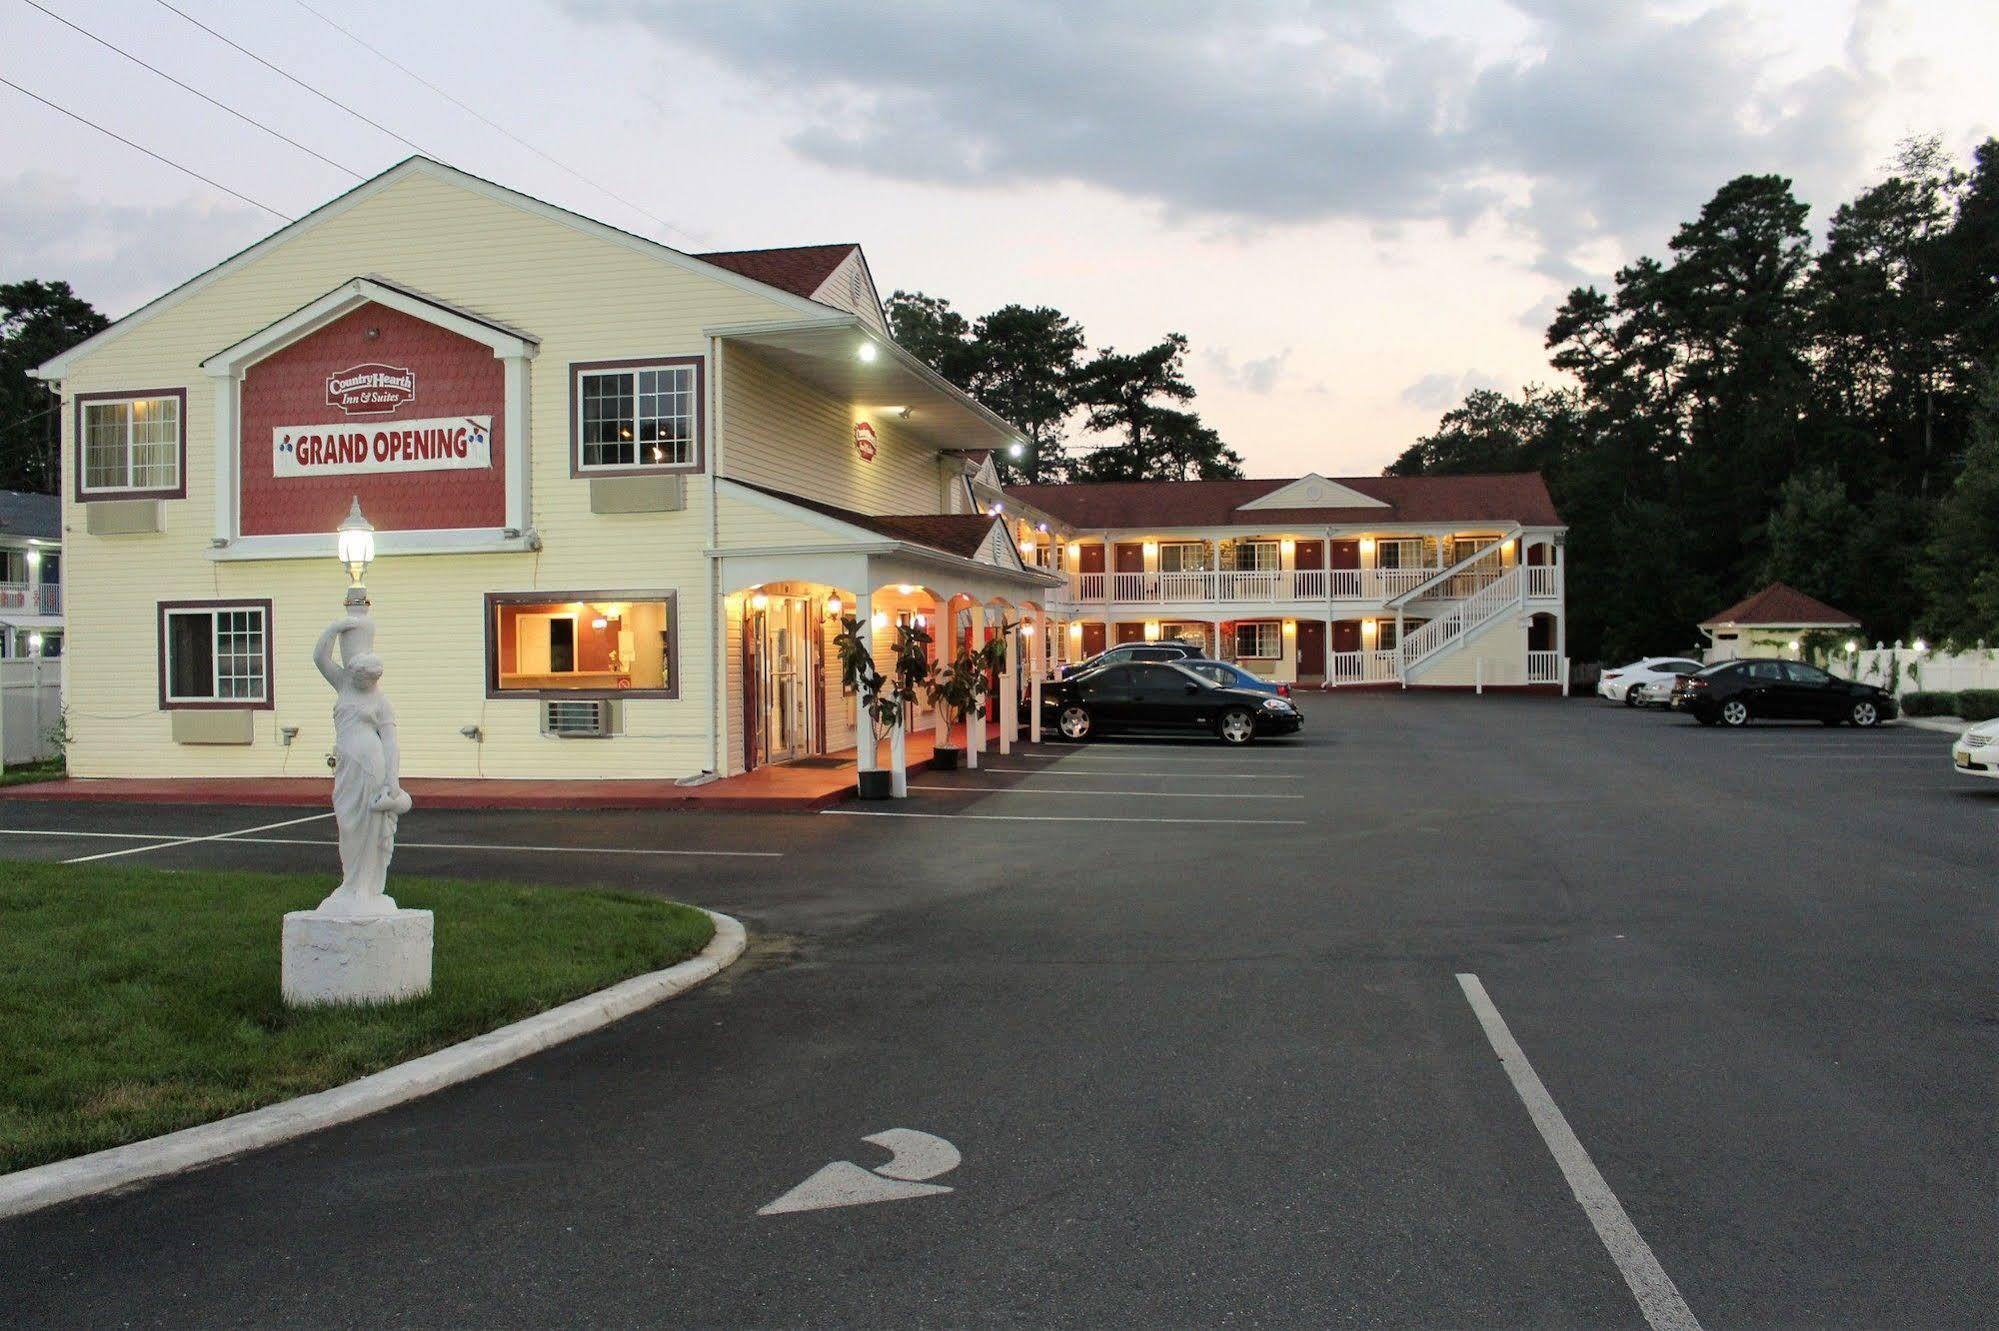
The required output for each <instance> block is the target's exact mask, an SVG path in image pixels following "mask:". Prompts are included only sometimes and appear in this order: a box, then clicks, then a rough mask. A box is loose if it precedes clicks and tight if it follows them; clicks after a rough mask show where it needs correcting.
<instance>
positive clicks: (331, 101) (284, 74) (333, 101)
mask: <svg viewBox="0 0 1999 1331" xmlns="http://www.w3.org/2000/svg"><path fill="white" fill-rule="evenodd" d="M153 3H154V4H157V5H158V6H159V7H160V8H161V9H164V10H166V11H167V12H169V13H172V14H178V15H179V16H180V17H181V18H184V19H186V20H187V21H188V22H189V23H192V24H193V25H194V26H195V27H197V28H200V29H201V30H202V31H203V32H205V33H207V34H208V35H209V36H211V37H213V38H214V39H215V40H216V41H218V42H221V43H222V44H223V45H224V46H227V47H229V48H230V49H231V50H234V51H240V52H242V53H243V54H244V55H247V56H249V57H250V58H251V59H252V60H254V61H256V62H257V63H258V64H260V65H262V66H263V67H264V68H265V69H268V70H270V71H271V72H272V73H273V74H276V75H277V76H278V77H280V78H282V79H284V80H286V81H287V82H289V83H292V84H294V85H296V86H297V87H300V88H303V89H305V90H306V91H307V92H309V93H311V94H312V95H313V96H314V97H317V98H318V99H319V100H320V101H322V102H325V103H326V104H327V105H328V106H333V107H338V108H339V109H340V110H342V111H345V112H346V113H347V114H348V115H350V116H353V117H354V118H355V119H356V120H358V121H360V122H361V123H362V124H364V125H367V126H369V127H370V128H373V129H378V130H380V131H381V132H382V133H384V134H386V135H388V136H389V137H390V138H392V139H394V140H395V141H396V142H397V143H400V144H402V145H403V146H404V147H406V148H408V149H409V150H410V151H411V152H414V153H419V154H421V155H422V156H425V157H436V155H437V154H435V153H433V152H431V151H430V150H429V149H427V148H425V147H423V146H422V145H421V144H419V143H417V142H416V141H415V140H413V139H409V138H405V137H404V136H403V135H401V134H398V133H396V132H395V131H394V130H392V129H390V128H389V127H388V126H387V125H384V124H383V123H382V122H381V121H379V120H370V119H369V118H368V117H367V116H364V115H362V114H361V113H360V112H359V111H356V110H355V109H354V108H353V107H351V106H349V105H347V103H345V102H343V101H341V100H340V99H339V98H337V97H332V96H329V95H328V94H326V93H323V92H321V91H320V90H319V89H317V88H315V87H313V86H312V85H311V84H310V83H307V82H306V81H305V80H304V79H301V78H298V77H297V76H295V75H293V74H291V73H290V72H288V71H286V70H284V69H281V68H279V67H278V66H276V65H274V64H272V63H271V62H270V61H268V60H266V59H264V57H262V56H260V55H258V54H257V53H256V52H255V51H252V50H251V49H250V48H249V47H247V46H243V45H240V44H238V43H236V42H233V41H231V40H229V39H228V38H227V37H224V36H223V35H222V34H221V33H219V32H217V31H216V30H215V29H213V28H211V27H209V26H208V25H207V24H206V23H203V22H202V21H201V20H200V19H198V18H196V17H195V16H194V15H192V14H190V13H188V12H187V11H186V10H184V9H176V8H174V6H172V5H170V4H168V3H167V0H153Z"/></svg>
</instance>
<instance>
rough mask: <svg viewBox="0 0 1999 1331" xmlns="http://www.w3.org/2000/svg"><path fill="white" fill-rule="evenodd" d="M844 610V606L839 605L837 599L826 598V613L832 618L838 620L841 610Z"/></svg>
mask: <svg viewBox="0 0 1999 1331" xmlns="http://www.w3.org/2000/svg"><path fill="white" fill-rule="evenodd" d="M846 608H847V607H846V606H844V605H842V604H841V603H840V598H839V597H837V596H829V597H827V598H826V613H827V614H828V615H829V616H831V617H832V618H834V619H838V618H839V617H840V612H841V611H842V610H845V609H846Z"/></svg>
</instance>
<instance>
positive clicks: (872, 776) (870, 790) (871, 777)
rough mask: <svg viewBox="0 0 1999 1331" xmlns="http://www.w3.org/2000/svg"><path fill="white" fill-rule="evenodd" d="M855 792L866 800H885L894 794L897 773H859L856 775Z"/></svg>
mask: <svg viewBox="0 0 1999 1331" xmlns="http://www.w3.org/2000/svg"><path fill="white" fill-rule="evenodd" d="M855 776H856V780H855V782H854V787H855V790H856V791H857V792H858V793H859V795H860V797H861V798H862V799H864V800H885V799H888V798H889V797H890V795H891V794H892V793H893V786H894V782H895V773H893V772H890V771H886V770H883V771H876V772H858V773H856V774H855Z"/></svg>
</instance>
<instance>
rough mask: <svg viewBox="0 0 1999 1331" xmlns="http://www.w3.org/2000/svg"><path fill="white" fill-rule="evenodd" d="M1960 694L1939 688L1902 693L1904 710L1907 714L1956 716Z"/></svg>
mask: <svg viewBox="0 0 1999 1331" xmlns="http://www.w3.org/2000/svg"><path fill="white" fill-rule="evenodd" d="M1957 707H1958V695H1957V694H1955V693H1943V692H1940V691H1937V690H1930V691H1927V692H1925V691H1923V690H1917V691H1915V692H1912V693H1905V694H1903V695H1902V711H1903V714H1904V715H1907V716H1956V715H1957V714H1958V712H1957Z"/></svg>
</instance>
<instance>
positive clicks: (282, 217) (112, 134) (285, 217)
mask: <svg viewBox="0 0 1999 1331" xmlns="http://www.w3.org/2000/svg"><path fill="white" fill-rule="evenodd" d="M0 83H4V84H6V85H7V86H8V87H10V88H12V89H13V90H14V91H15V92H18V93H20V94H21V95H22V96H23V97H31V98H33V99H34V100H35V101H38V102H40V103H41V104H42V105H43V106H46V107H48V108H49V110H51V111H60V112H61V113H62V114H64V115H66V116H68V117H69V118H70V119H71V120H74V121H76V122H77V123H78V124H80V125H88V126H90V128H92V129H94V130H96V131H97V132H98V133H99V134H103V135H105V136H107V137H109V138H114V139H116V140H118V142H120V143H122V144H124V145H125V146H126V147H127V148H131V149H134V150H136V151H138V152H142V153H144V154H145V155H146V156H148V157H150V158H152V159H153V160H154V161H155V162H160V163H163V164H165V165H167V166H170V167H172V168H173V169H174V170H176V171H178V172H180V173H181V174H182V175H186V176H193V177H194V178H195V179H196V180H199V181H200V182H201V183H202V184H204V185H207V186H210V187H211V188H214V189H219V190H221V191H222V192H223V193H224V194H227V195H229V196H230V197H231V198H236V199H241V200H242V201H243V202H245V203H247V204H249V205H250V206H251V207H252V208H260V209H262V210H263V211H265V212H267V213H269V214H270V215H271V216H273V217H275V218H277V219H278V220H279V221H281V222H292V221H296V220H298V219H296V218H294V217H293V216H291V214H289V213H281V212H279V211H278V210H277V209H275V208H273V207H271V206H270V205H269V204H267V203H258V202H257V201H256V200H255V199H253V198H251V197H250V196H249V195H247V194H242V193H239V192H237V191H236V190H233V189H230V188H229V187H228V186H227V185H225V184H223V183H222V182H221V181H219V180H210V179H209V178H208V177H207V176H204V175H202V174H201V172H199V171H195V170H192V169H190V168H188V167H185V166H182V165H181V164H180V163H179V162H176V161H174V160H173V159H172V158H171V157H162V156H160V155H159V154H158V153H156V152H154V151H153V150H152V149H151V148H148V147H145V146H144V145H142V144H137V143H134V142H132V140H130V139H128V138H126V137H125V136H124V135H123V134H120V133H117V132H116V131H114V130H108V129H106V128H104V126H102V125H100V124H98V123H97V122H96V121H95V120H90V119H87V118H86V117H83V116H80V115H78V114H77V113H76V112H74V111H72V110H70V109H69V108H68V107H66V106H57V105H56V104H55V103H54V102H52V101H50V100H49V99H48V98H46V97H44V96H42V95H41V94H40V93H34V92H29V91H28V90H27V89H26V88H23V87H22V86H21V85H20V84H18V83H16V82H14V81H13V80H12V79H9V78H5V77H0Z"/></svg>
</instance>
